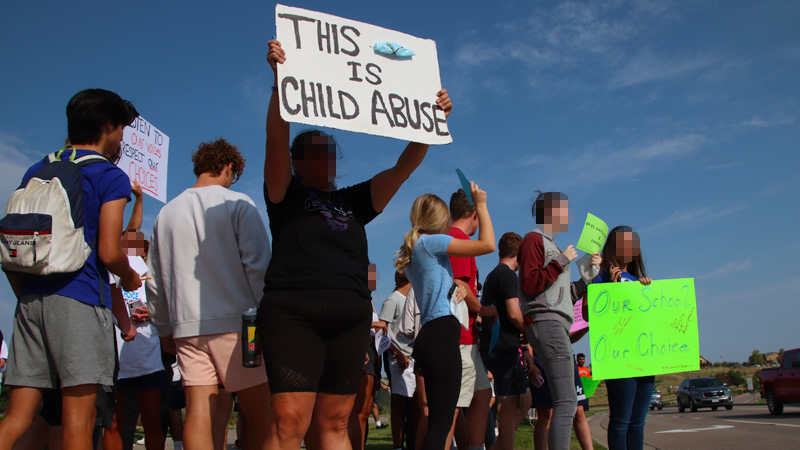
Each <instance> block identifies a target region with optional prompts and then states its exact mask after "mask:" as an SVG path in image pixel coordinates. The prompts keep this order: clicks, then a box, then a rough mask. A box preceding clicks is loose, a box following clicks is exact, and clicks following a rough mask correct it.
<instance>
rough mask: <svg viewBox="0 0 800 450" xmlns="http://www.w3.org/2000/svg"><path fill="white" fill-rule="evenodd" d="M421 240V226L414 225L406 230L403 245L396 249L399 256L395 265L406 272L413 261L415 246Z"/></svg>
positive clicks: (395, 260)
mask: <svg viewBox="0 0 800 450" xmlns="http://www.w3.org/2000/svg"><path fill="white" fill-rule="evenodd" d="M418 240H419V228H417V227H414V228H412V229H410V230H408V231H407V232H406V235H405V236H404V237H403V245H401V246H400V250H398V251H396V252H395V253H397V258H395V259H394V267H395V268H396V269H397V270H398V271H400V272H403V273H405V269H406V266H408V265H409V264H410V263H411V254H412V253H413V252H414V246H415V245H417V241H418Z"/></svg>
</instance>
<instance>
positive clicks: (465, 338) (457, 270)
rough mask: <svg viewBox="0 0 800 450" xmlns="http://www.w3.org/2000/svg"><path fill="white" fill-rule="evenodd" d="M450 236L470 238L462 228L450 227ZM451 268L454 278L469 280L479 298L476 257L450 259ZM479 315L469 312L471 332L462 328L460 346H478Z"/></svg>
mask: <svg viewBox="0 0 800 450" xmlns="http://www.w3.org/2000/svg"><path fill="white" fill-rule="evenodd" d="M447 235H448V236H452V237H453V238H454V239H467V240H469V236H467V234H466V233H464V232H463V231H461V229H460V228H456V227H450V232H448V233H447ZM450 266H451V267H452V268H453V278H461V279H462V280H463V279H467V285H469V288H470V289H472V293H473V294H474V295H475V296H476V297H477V296H478V264H477V263H476V262H475V258H474V257H457V256H451V257H450ZM476 317H478V314H476V313H474V312H472V311H470V312H469V331H467V330H465V329H464V327H461V340H460V341H459V344H463V345H476V344H477V343H478V330H477V329H476V328H475V318H476Z"/></svg>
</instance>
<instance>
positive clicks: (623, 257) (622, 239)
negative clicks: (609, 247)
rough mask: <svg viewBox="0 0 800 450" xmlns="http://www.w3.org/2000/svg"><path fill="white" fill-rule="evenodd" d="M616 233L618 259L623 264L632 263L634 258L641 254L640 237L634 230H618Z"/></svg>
mask: <svg viewBox="0 0 800 450" xmlns="http://www.w3.org/2000/svg"><path fill="white" fill-rule="evenodd" d="M616 234H617V242H616V248H615V250H616V255H617V258H616V259H617V261H619V262H620V263H622V264H630V263H631V262H632V261H633V258H635V257H637V256H639V239H638V238H636V237H635V236H634V235H633V232H632V231H627V232H624V231H617V233H616Z"/></svg>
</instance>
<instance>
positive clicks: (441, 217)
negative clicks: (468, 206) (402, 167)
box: [394, 194, 450, 272]
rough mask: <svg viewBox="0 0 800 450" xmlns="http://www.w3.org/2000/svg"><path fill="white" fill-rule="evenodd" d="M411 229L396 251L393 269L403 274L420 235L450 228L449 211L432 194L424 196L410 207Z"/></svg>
mask: <svg viewBox="0 0 800 450" xmlns="http://www.w3.org/2000/svg"><path fill="white" fill-rule="evenodd" d="M410 218H411V227H412V228H411V229H410V230H408V232H407V233H406V235H405V237H403V245H401V246H400V250H398V251H396V252H395V253H397V258H395V259H394V267H395V268H397V270H398V271H400V272H404V271H405V268H406V266H408V265H409V264H410V263H411V254H412V253H413V251H414V246H415V245H416V244H417V241H418V240H419V236H420V234H421V233H431V234H443V233H446V232H447V230H448V228H449V226H450V211H449V210H448V208H447V204H446V203H445V202H444V200H442V199H440V198H439V197H437V196H435V195H433V194H424V195H420V196H419V197H417V199H416V200H414V204H413V205H412V206H411V215H410Z"/></svg>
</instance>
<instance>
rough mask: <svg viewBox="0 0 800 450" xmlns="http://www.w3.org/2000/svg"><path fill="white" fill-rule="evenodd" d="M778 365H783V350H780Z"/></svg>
mask: <svg viewBox="0 0 800 450" xmlns="http://www.w3.org/2000/svg"><path fill="white" fill-rule="evenodd" d="M778 364H783V349H780V350H778Z"/></svg>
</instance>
